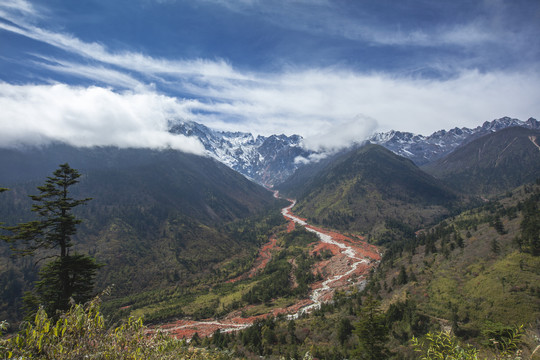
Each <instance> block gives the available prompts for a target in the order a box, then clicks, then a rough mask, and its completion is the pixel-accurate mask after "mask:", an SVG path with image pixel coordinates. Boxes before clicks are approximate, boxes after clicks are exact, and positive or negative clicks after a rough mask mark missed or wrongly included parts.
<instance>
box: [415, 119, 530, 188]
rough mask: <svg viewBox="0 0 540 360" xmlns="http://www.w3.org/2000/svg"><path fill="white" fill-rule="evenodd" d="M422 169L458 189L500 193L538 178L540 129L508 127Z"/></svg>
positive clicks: (463, 146)
mask: <svg viewBox="0 0 540 360" xmlns="http://www.w3.org/2000/svg"><path fill="white" fill-rule="evenodd" d="M421 168H422V170H424V171H426V172H427V173H429V174H431V175H433V176H435V177H437V178H438V179H441V180H443V181H445V182H446V183H447V184H448V185H450V186H452V187H453V188H454V189H456V190H459V191H461V192H466V193H469V194H482V195H492V194H497V193H501V192H504V191H507V190H509V189H512V188H515V187H517V186H520V185H522V184H525V183H529V182H533V181H535V180H537V179H539V178H540V130H534V129H527V128H524V127H520V126H514V127H508V128H505V129H502V130H500V131H497V132H494V133H491V134H488V135H485V136H482V137H480V138H477V139H475V140H473V141H471V142H469V143H467V144H465V145H462V146H460V147H458V148H457V149H456V150H455V151H453V152H452V153H450V154H448V155H446V156H445V157H443V158H440V159H438V160H436V161H434V162H431V163H429V164H426V165H424V166H422V167H421Z"/></svg>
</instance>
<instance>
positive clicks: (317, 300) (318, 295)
mask: <svg viewBox="0 0 540 360" xmlns="http://www.w3.org/2000/svg"><path fill="white" fill-rule="evenodd" d="M274 196H276V197H277V193H275V194H274ZM289 201H291V205H289V206H287V207H286V208H284V209H282V210H281V214H283V216H285V217H286V218H287V219H290V220H292V221H294V222H295V223H297V224H300V225H303V226H306V228H305V229H306V230H307V231H310V232H312V233H314V234H316V235H317V236H318V237H319V239H320V240H321V241H322V242H323V243H327V244H332V245H335V246H337V247H339V248H340V249H341V253H342V254H344V255H345V256H347V257H348V258H349V259H353V260H355V261H354V262H353V263H352V264H350V267H351V268H350V269H349V270H348V271H347V272H345V273H343V274H338V275H335V276H333V277H331V278H329V279H326V280H325V281H324V282H323V283H322V286H321V287H320V288H318V289H315V290H313V292H312V293H311V296H310V299H311V301H313V304H310V305H307V306H304V307H303V308H301V309H300V310H299V311H298V312H297V313H296V314H291V315H288V316H287V319H289V320H293V319H297V318H298V317H299V316H300V315H302V314H304V313H307V312H310V311H312V310H314V309H320V308H321V304H322V297H323V295H325V294H326V293H328V292H329V291H331V287H330V284H332V283H333V282H336V281H339V280H341V279H343V278H344V277H346V276H349V275H350V274H352V273H353V272H354V271H356V269H357V268H358V265H360V264H362V263H365V264H368V263H369V260H367V259H365V258H363V257H362V256H360V255H359V254H358V253H357V252H356V251H355V250H354V249H353V248H352V247H350V246H348V245H346V244H344V243H341V242H337V241H335V240H334V239H333V238H332V237H331V236H330V235H328V234H325V233H322V232H320V231H318V230H315V229H312V228H310V227H307V225H308V223H307V222H305V221H304V220H302V219H300V218H298V217H296V216H295V215H293V214H292V213H291V209H292V208H293V207H294V205H295V204H296V201H294V200H289Z"/></svg>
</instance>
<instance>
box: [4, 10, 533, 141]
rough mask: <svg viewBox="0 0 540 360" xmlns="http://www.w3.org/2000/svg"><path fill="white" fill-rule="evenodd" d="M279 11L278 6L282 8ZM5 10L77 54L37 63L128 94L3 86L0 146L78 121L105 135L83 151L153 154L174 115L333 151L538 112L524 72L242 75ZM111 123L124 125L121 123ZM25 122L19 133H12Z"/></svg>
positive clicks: (473, 33) (452, 39)
mask: <svg viewBox="0 0 540 360" xmlns="http://www.w3.org/2000/svg"><path fill="white" fill-rule="evenodd" d="M17 4H18V5H17V7H16V8H17V9H21V10H20V12H26V13H30V14H32V13H33V12H34V11H33V10H32V8H31V7H30V6H29V5H28V3H27V2H25V1H23V0H18V2H17ZM250 4H251V1H240V2H238V3H237V5H241V7H243V6H245V5H250ZM261 4H262V3H261ZM287 4H288V3H287ZM283 5H284V6H286V3H283ZM287 6H292V5H287ZM317 6H320V8H321V9H324V8H325V7H326V6H330V5H328V4H327V3H324V2H323V3H319V4H318V5H317ZM248 7H249V6H248ZM11 10H13V9H12V8H7V9H6V7H5V6H4V7H3V8H2V6H0V12H1V11H5V12H6V14H7V15H6V16H9V17H8V18H9V20H10V21H12V22H13V23H14V24H16V26H15V25H11V24H8V23H5V22H0V29H4V30H6V31H10V32H14V33H17V34H20V35H23V36H27V37H29V38H32V39H35V40H38V41H42V42H44V43H47V44H50V45H52V46H55V47H57V48H59V49H62V50H64V51H67V52H69V53H72V54H76V55H78V56H80V57H82V58H84V64H78V63H76V62H74V61H73V60H72V61H70V62H67V61H62V60H56V59H51V58H46V57H42V59H43V60H45V62H44V63H42V64H41V66H43V67H45V68H47V69H49V70H53V71H58V72H62V73H68V74H71V75H76V76H79V77H85V78H88V79H92V80H94V81H102V82H103V83H105V84H108V85H109V86H114V87H117V88H118V87H121V88H134V89H137V90H136V91H135V92H122V93H120V92H114V91H112V90H108V89H102V88H97V87H93V88H75V87H69V86H62V85H55V86H49V87H47V86H41V87H40V86H36V85H26V86H19V87H17V86H11V85H7V84H2V91H3V92H2V98H1V99H0V101H1V102H2V103H1V104H2V105H4V106H5V108H4V106H3V107H2V108H1V109H2V112H1V113H0V116H1V117H2V119H3V120H2V121H3V124H5V123H4V122H5V121H9V120H7V119H8V118H7V116H8V115H9V117H10V118H11V119H20V120H17V121H20V124H17V126H14V125H15V124H11V125H12V129H11V130H10V131H11V133H10V136H7V134H5V133H2V134H0V137H1V138H2V139H4V141H8V140H9V141H14V139H15V137H16V136H19V137H21V138H24V139H26V140H25V141H28V140H29V138H30V137H33V138H34V139H35V141H37V142H39V141H45V140H44V139H50V138H54V137H59V138H62V139H68V140H70V139H75V138H77V131H76V126H75V125H77V126H80V127H81V129H82V130H81V132H83V131H89V132H90V133H91V134H97V133H99V132H100V131H104V134H103V135H101V136H99V137H97V138H95V139H94V138H93V137H92V136H90V138H92V139H94V140H92V141H91V142H92V143H94V142H99V141H103V142H107V143H112V142H113V141H117V142H118V144H119V145H120V146H133V145H129V144H142V143H144V142H145V141H146V142H147V143H149V144H153V146H154V145H156V144H158V143H163V139H161V140H160V141H157V140H156V139H158V138H159V137H160V136H165V138H166V139H165V141H164V142H165V143H167V141H169V140H170V141H173V140H172V138H170V137H169V135H167V134H166V133H165V128H164V124H165V122H164V121H165V119H167V118H175V117H180V118H189V119H191V120H195V121H199V122H202V123H204V124H206V125H208V126H211V127H215V128H218V129H223V130H234V131H237V130H240V131H249V132H254V133H256V134H265V135H268V134H273V133H286V134H293V133H297V134H301V135H303V136H304V137H306V138H307V139H308V140H307V144H308V145H309V146H311V147H313V148H318V147H320V148H324V147H326V148H332V147H335V146H338V145H339V144H342V143H343V144H348V143H350V142H353V141H361V140H363V139H362V137H365V136H368V135H369V131H370V130H371V131H372V130H374V129H373V127H374V126H375V125H374V124H375V123H377V124H378V129H377V130H380V131H384V130H390V129H395V130H402V131H413V132H417V133H422V134H426V135H427V134H430V133H431V132H433V131H436V130H439V129H441V128H445V129H448V128H451V127H454V126H459V127H461V126H469V127H473V126H476V125H478V124H480V123H482V122H484V121H486V120H491V119H494V118H498V117H501V116H504V115H508V116H512V117H517V118H521V119H526V118H528V117H529V116H538V114H539V113H540V103H539V102H538V98H539V95H540V91H539V89H538V83H540V73H539V72H538V71H537V70H535V69H532V70H531V69H525V70H523V71H522V72H513V73H505V72H491V73H489V72H488V73H482V72H479V71H475V70H465V71H456V72H455V76H454V77H453V78H451V79H435V80H426V79H416V78H411V77H394V76H390V75H385V74H380V73H361V72H354V71H350V70H344V69H341V68H311V69H305V68H296V69H294V68H291V69H288V70H285V71H281V72H276V73H256V72H242V71H239V70H237V69H235V68H234V67H233V66H232V65H231V64H229V63H227V62H226V61H224V60H215V61H214V60H206V59H191V60H169V59H163V58H154V57H151V56H148V55H145V54H141V53H135V52H114V51H112V50H110V49H108V48H107V47H106V46H104V45H103V44H100V43H96V42H92V43H88V42H84V41H82V40H80V39H78V38H76V37H74V36H72V35H70V34H64V33H57V32H52V31H49V30H46V29H42V28H38V27H36V26H34V25H31V24H30V23H28V22H27V21H26V19H25V18H19V17H17V16H15V15H13V14H12V11H11ZM297 10H298V9H297ZM269 11H270V10H269ZM0 15H1V14H0ZM4 15H5V14H4ZM331 22H332V23H334V22H333V21H331ZM335 23H336V24H339V22H335ZM308 25H309V24H308ZM467 26H469V27H467ZM351 29H353V27H352V26H351V27H350V28H349V30H351ZM464 29H465V30H464ZM482 29H483V27H482V26H480V25H474V26H473V25H464V27H456V28H451V29H447V30H446V31H440V32H438V33H435V34H433V35H429V36H428V35H426V34H424V33H422V32H421V31H419V32H416V33H414V32H413V33H409V34H404V35H401V34H397V35H396V36H397V37H396V36H394V35H395V34H394V35H392V34H388V33H384V32H383V33H377V32H376V29H375V30H373V31H374V32H372V33H366V32H365V31H364V30H365V29H363V28H358V29H357V30H358V31H357V32H356V33H355V32H354V31H353V32H352V33H351V34H352V35H351V36H357V35H358V36H368V37H371V38H374V39H376V41H378V42H379V43H385V42H386V43H401V44H422V43H423V44H426V45H427V44H429V43H431V42H433V41H434V39H435V40H436V41H442V42H448V43H466V42H469V43H478V42H488V41H489V39H490V35H486V33H485V32H483V30H482ZM345 30H346V29H345V28H343V29H335V31H345ZM353 30H354V29H353ZM355 31H356V30H355ZM362 31H364V32H362ZM366 31H367V30H366ZM392 36H394V37H392ZM37 56H38V57H39V55H37ZM165 78H166V79H165ZM146 80H150V81H151V82H155V83H156V88H160V86H162V85H163V86H167V87H170V88H172V87H174V88H176V89H177V90H179V91H181V92H183V93H188V94H190V96H192V97H193V100H191V101H185V100H182V101H179V100H175V99H174V98H171V97H166V96H160V95H158V94H157V92H156V91H155V90H153V89H152V87H151V86H149V85H148V82H147V81H146ZM11 93H13V94H11ZM15 93H16V94H15ZM14 94H15V95H14ZM52 94H55V97H53V96H52ZM75 105H76V106H77V107H75ZM116 107H117V108H116ZM145 107H148V108H145ZM5 109H7V110H5ZM8 110H9V112H8ZM83 111H86V112H87V113H83ZM73 114H77V116H74V115H73ZM138 114H141V115H138ZM358 114H365V115H364V116H365V117H366V118H371V119H375V120H370V121H367V122H366V121H359V120H358V119H357V118H356V116H357V115H358ZM44 115H46V116H44ZM143 115H144V116H143ZM93 116H95V117H96V119H97V120H96V121H97V123H96V124H95V125H92V126H90V125H88V124H92V122H93V120H92V119H93ZM25 117H27V118H29V119H30V118H31V119H39V118H42V119H43V121H42V123H40V124H29V121H30V120H28V119H25ZM71 118H81V119H84V121H82V122H80V121H79V122H77V121H75V120H74V121H71V120H70V121H68V120H69V119H71ZM104 119H112V120H104ZM120 119H126V120H125V121H127V123H126V124H127V125H126V124H123V123H122V121H120ZM353 119H356V120H353ZM143 120H144V121H143ZM148 120H152V121H157V122H158V124H157V125H159V126H157V129H158V131H157V133H155V132H152V131H151V129H155V128H156V126H150V125H148V124H146V123H145V121H148ZM34 121H35V120H34ZM46 122H49V123H50V124H46ZM9 124H10V123H8V125H9ZM25 124H26V125H28V129H27V130H25V131H21V129H22V127H23V126H26V125H25ZM66 124H67V125H68V126H66ZM358 124H362V126H358ZM108 125H110V126H111V127H112V128H113V129H120V128H122V126H124V125H126V126H128V127H131V126H132V127H134V129H135V130H134V131H133V132H129V131H122V136H120V134H117V133H116V132H115V131H112V132H111V131H109V128H108ZM113 125H115V126H113ZM154 125H156V124H154ZM89 126H90V129H88V127H89ZM146 126H150V128H149V129H147V130H148V132H149V133H151V134H153V135H152V136H151V137H150V138H149V139H146V140H144V136H142V137H143V139H141V140H136V139H134V136H135V135H136V134H139V135H141V134H143V133H145V132H144V131H142V132H141V131H139V130H141V129H145V127H146ZM66 129H67V130H70V131H71V132H69V131H67V130H66ZM55 132H58V134H56V133H55ZM115 134H116V135H118V136H116V135H115ZM129 134H132V135H129ZM164 134H165V135H164ZM77 139H78V140H77V141H78V143H84V138H80V139H79V138H77ZM192 145H193V144H192ZM147 146H150V145H147ZM178 146H179V145H178ZM188 148H190V147H189V146H188ZM195 148H196V146H194V147H193V149H195ZM196 151H198V150H196Z"/></svg>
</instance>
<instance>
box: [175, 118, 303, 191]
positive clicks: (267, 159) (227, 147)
mask: <svg viewBox="0 0 540 360" xmlns="http://www.w3.org/2000/svg"><path fill="white" fill-rule="evenodd" d="M170 132H172V133H175V134H183V135H186V136H194V137H196V138H198V139H199V140H200V141H201V143H202V144H203V145H204V147H205V149H206V151H207V153H208V154H209V155H210V156H212V157H214V158H215V159H217V160H219V161H220V162H222V163H224V164H226V165H227V166H229V167H230V168H232V169H234V170H236V171H238V172H239V173H241V174H243V175H245V176H247V177H248V178H250V179H253V180H254V181H256V182H258V183H260V184H264V185H274V184H276V183H279V182H282V181H284V180H285V179H286V178H288V177H289V176H290V175H292V173H293V172H294V171H295V170H296V168H297V164H296V163H295V161H294V160H295V159H296V158H297V157H298V156H309V154H311V153H312V152H311V151H308V150H305V149H304V148H303V146H302V137H301V136H299V135H292V136H286V135H271V136H268V137H265V136H260V135H259V136H257V137H255V136H253V134H250V133H244V132H227V131H217V130H212V129H210V128H209V127H207V126H204V125H202V124H199V123H196V122H194V121H182V122H178V123H176V124H174V125H173V126H172V127H171V128H170Z"/></svg>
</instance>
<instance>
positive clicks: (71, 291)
mask: <svg viewBox="0 0 540 360" xmlns="http://www.w3.org/2000/svg"><path fill="white" fill-rule="evenodd" d="M80 176H81V175H80V174H79V172H78V171H77V170H75V169H72V168H71V167H70V166H69V165H68V164H67V163H66V164H63V165H60V167H59V168H58V169H57V170H56V171H54V172H53V176H50V177H48V178H47V180H46V181H45V184H44V185H43V186H38V187H37V189H38V190H39V192H40V193H39V195H30V198H31V199H32V200H33V201H34V202H35V203H34V205H33V206H32V209H31V210H32V211H33V212H35V213H37V215H38V216H39V219H38V220H34V221H30V222H27V223H20V224H18V225H15V226H7V227H3V228H4V229H6V230H8V231H9V232H10V233H11V234H10V235H8V236H4V240H6V241H8V242H9V243H11V248H12V249H13V250H14V251H15V253H16V254H18V255H19V256H27V255H34V254H35V253H36V252H37V251H38V250H50V249H57V250H58V251H59V253H58V254H57V255H56V256H55V259H54V260H52V261H51V262H49V263H48V264H46V265H45V266H43V267H42V269H41V270H40V272H39V280H38V281H37V282H36V288H35V291H36V293H35V294H33V295H31V294H27V296H26V297H25V299H26V301H27V303H28V304H27V309H28V307H29V306H30V307H32V306H33V305H35V303H39V304H41V305H43V306H44V307H45V310H46V311H47V312H48V313H49V314H51V315H54V313H55V312H56V310H67V309H68V308H69V306H70V304H69V302H70V298H73V299H74V300H75V301H77V302H85V301H87V300H89V299H90V296H91V291H92V288H93V281H94V280H93V279H94V276H95V273H96V271H97V269H98V268H99V265H98V264H97V263H96V261H95V260H94V259H93V258H91V257H89V256H86V255H81V254H70V251H69V250H70V248H71V247H72V246H73V241H72V237H73V235H75V233H76V231H77V230H76V226H77V225H78V224H80V223H81V222H82V220H81V219H78V218H77V217H75V215H73V213H72V211H73V208H75V207H76V206H79V205H83V204H85V203H86V202H88V201H89V200H91V199H90V198H86V199H73V198H71V197H70V194H69V188H70V186H72V185H75V184H77V183H78V182H79V180H78V179H79V177H80ZM36 310H37V309H36V308H34V309H33V311H36Z"/></svg>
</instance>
